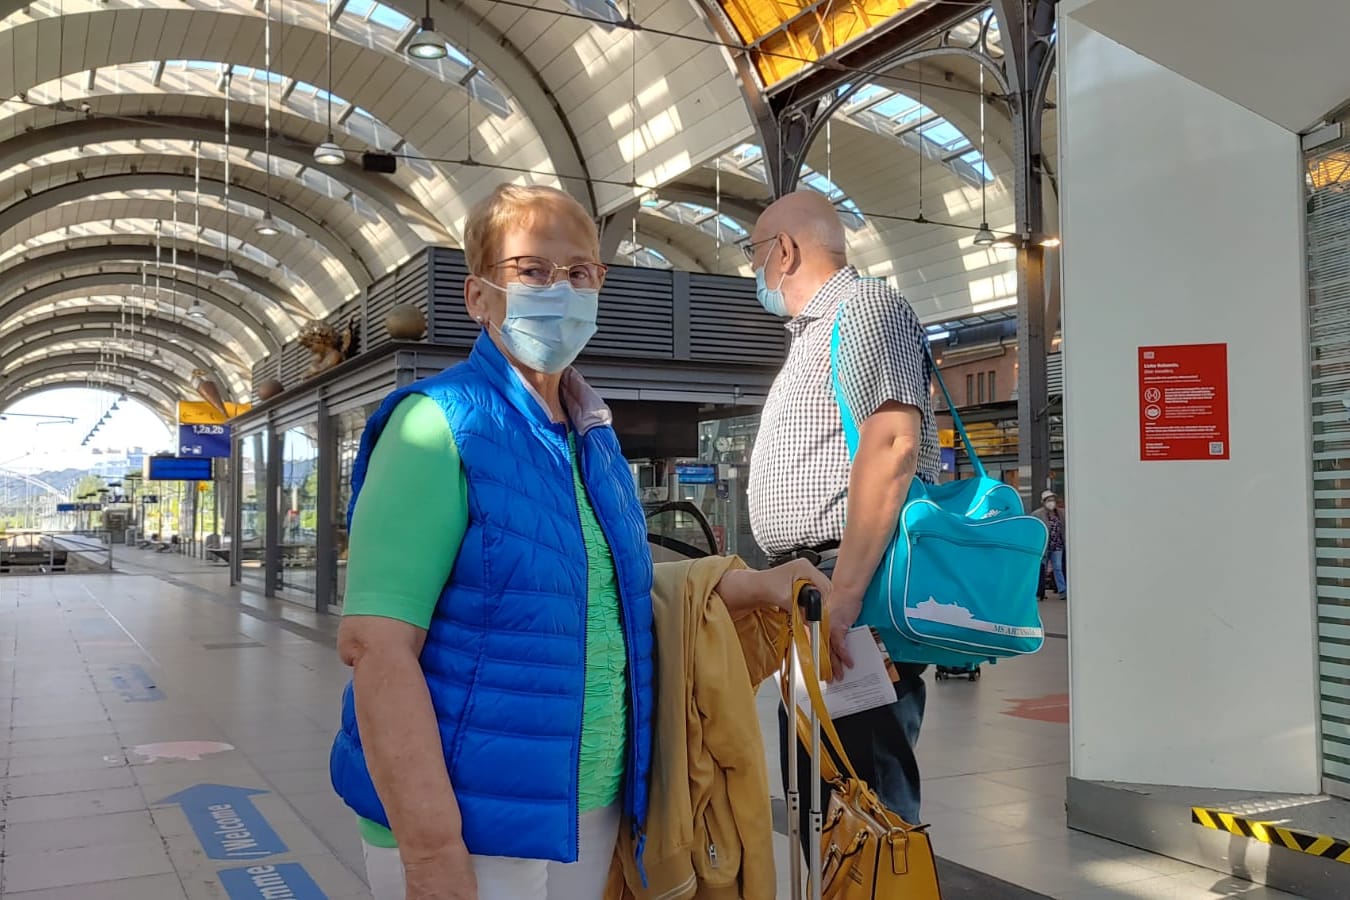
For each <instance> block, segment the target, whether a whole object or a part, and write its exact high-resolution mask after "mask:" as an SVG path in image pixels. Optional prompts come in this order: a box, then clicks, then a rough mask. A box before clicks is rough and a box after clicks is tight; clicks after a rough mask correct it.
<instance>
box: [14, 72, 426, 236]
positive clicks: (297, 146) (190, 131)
mask: <svg viewBox="0 0 1350 900" xmlns="http://www.w3.org/2000/svg"><path fill="white" fill-rule="evenodd" d="M165 96H167V95H165ZM101 97H112V98H115V99H117V100H118V101H119V103H121V104H125V103H126V102H127V101H128V99H136V98H144V99H145V100H147V101H148V102H149V101H153V100H154V99H156V98H154V97H152V96H151V95H146V94H133V95H120V94H111V95H109V94H99V95H95V96H93V97H91V98H90V99H91V101H94V102H97V100H98V99H99V98H101ZM159 99H162V97H161V98H159ZM234 105H235V104H234V102H233V101H232V103H231V106H232V107H233V106H234ZM222 106H223V103H222ZM242 106H244V107H245V108H247V107H248V106H249V104H246V103H245V104H242ZM125 112H126V111H125V110H122V112H119V114H118V117H117V118H115V119H114V118H100V117H99V115H98V113H97V112H95V113H94V114H93V115H92V116H91V117H90V118H84V119H74V120H70V121H66V122H60V123H58V124H45V123H39V122H38V121H34V122H33V123H32V124H31V128H32V130H31V131H27V132H25V133H22V134H19V135H17V136H15V137H13V138H10V139H9V140H6V141H2V142H0V172H3V171H6V170H8V169H10V168H11V167H13V166H15V165H18V164H19V163H21V162H25V161H27V160H30V159H37V158H38V157H40V156H44V155H46V154H48V153H54V152H56V151H58V150H64V149H66V148H69V147H83V146H87V145H89V144H97V143H105V142H109V141H136V140H164V141H172V140H179V141H201V142H203V143H207V144H222V143H223V140H222V137H223V134H222V130H221V123H220V122H218V121H216V120H214V119H207V118H199V117H190V116H155V115H136V114H131V115H126V114H124V113H125ZM273 113H274V115H273V123H272V131H273V135H272V142H271V150H272V155H273V156H274V157H276V158H277V159H284V160H288V161H290V162H293V163H296V164H298V165H302V166H305V167H307V168H314V167H315V165H316V164H315V162H314V156H313V152H312V151H311V150H310V149H307V148H306V146H305V142H304V141H303V140H301V139H300V138H299V137H297V136H293V135H288V134H286V133H284V132H282V131H280V130H279V129H280V125H279V124H278V122H277V119H278V117H279V114H282V113H281V112H280V111H277V110H274V111H273ZM285 114H290V115H292V116H294V113H293V112H291V111H289V110H287V111H286V113H285ZM294 117H295V118H297V119H298V118H299V116H294ZM16 118H18V117H16ZM315 124H322V123H315ZM230 144H231V145H232V146H234V147H238V148H240V149H243V150H251V151H254V152H257V153H263V152H265V151H266V150H267V147H268V144H267V139H266V134H265V133H264V131H263V129H261V128H254V127H252V126H250V125H244V124H239V123H234V122H232V123H231V124H230ZM320 171H322V172H323V173H324V174H325V175H328V176H329V177H331V178H333V179H334V180H335V181H338V182H340V183H342V184H345V185H346V186H347V187H349V188H351V189H352V190H353V191H355V192H356V193H358V194H360V195H361V196H362V197H364V198H366V199H367V200H368V201H370V204H371V205H372V206H374V207H376V208H377V209H379V210H380V213H381V218H382V219H384V220H385V221H386V222H387V223H388V224H389V226H390V227H391V228H393V229H394V231H395V232H397V233H399V235H400V237H401V238H402V239H404V240H405V241H406V240H410V239H412V238H413V232H412V229H411V228H410V227H408V226H409V224H410V223H416V224H418V225H420V226H422V227H424V228H427V229H430V230H431V231H433V232H435V233H438V234H440V235H442V236H443V239H444V240H446V241H448V240H450V235H449V232H448V231H447V230H446V228H445V226H444V225H443V224H442V223H441V222H440V220H438V219H437V218H436V217H435V216H434V215H432V214H431V213H430V212H429V211H428V210H427V208H426V207H425V206H423V205H422V204H421V202H420V201H418V200H417V199H416V198H415V197H413V195H411V194H409V193H408V192H407V191H405V190H403V189H402V188H401V187H400V186H399V185H398V184H397V183H396V182H394V181H391V180H389V179H388V178H385V177H382V176H380V175H377V174H375V173H372V172H367V171H365V170H364V169H363V168H361V163H360V162H359V161H357V162H345V163H343V164H342V165H340V166H324V167H322V168H321V169H320ZM279 177H280V176H277V175H273V179H274V180H277V179H279Z"/></svg>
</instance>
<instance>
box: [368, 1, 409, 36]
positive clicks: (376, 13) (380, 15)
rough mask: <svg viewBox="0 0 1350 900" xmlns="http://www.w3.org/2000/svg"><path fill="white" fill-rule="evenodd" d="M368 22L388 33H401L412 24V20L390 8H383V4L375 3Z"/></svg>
mask: <svg viewBox="0 0 1350 900" xmlns="http://www.w3.org/2000/svg"><path fill="white" fill-rule="evenodd" d="M368 18H369V20H370V21H371V22H374V23H375V24H376V25H379V26H381V27H383V28H388V29H389V30H390V31H399V32H402V31H404V30H406V29H407V27H408V26H409V25H411V24H412V23H413V20H412V19H410V18H408V17H407V16H405V15H404V14H403V13H401V12H399V11H398V10H396V9H393V8H392V7H388V6H385V5H384V4H383V3H376V4H375V9H374V10H373V11H372V12H371V13H370V15H369V17H368Z"/></svg>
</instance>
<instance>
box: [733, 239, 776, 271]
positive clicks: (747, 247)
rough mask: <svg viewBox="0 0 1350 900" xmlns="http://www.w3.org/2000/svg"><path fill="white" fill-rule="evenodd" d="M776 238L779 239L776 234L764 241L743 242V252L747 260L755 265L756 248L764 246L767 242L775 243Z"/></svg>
mask: <svg viewBox="0 0 1350 900" xmlns="http://www.w3.org/2000/svg"><path fill="white" fill-rule="evenodd" d="M776 240H778V235H776V234H775V235H772V236H771V237H766V238H765V239H764V240H762V241H746V242H745V243H743V244H741V252H742V253H744V254H745V261H746V262H748V263H749V264H750V265H752V266H753V265H754V264H755V248H756V247H763V246H764V245H765V244H770V243H773V242H774V241H776Z"/></svg>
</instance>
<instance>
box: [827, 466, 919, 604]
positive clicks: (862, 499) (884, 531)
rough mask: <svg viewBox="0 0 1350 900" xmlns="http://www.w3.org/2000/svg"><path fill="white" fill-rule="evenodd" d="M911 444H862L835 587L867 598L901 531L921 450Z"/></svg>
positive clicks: (850, 491)
mask: <svg viewBox="0 0 1350 900" xmlns="http://www.w3.org/2000/svg"><path fill="white" fill-rule="evenodd" d="M916 449H917V448H915V447H913V446H912V445H911V444H909V443H908V442H904V441H891V442H887V443H884V444H874V445H867V444H864V446H862V447H860V448H859V450H858V455H857V457H856V458H855V459H854V461H853V468H852V471H851V472H850V473H849V479H848V509H847V513H846V520H845V521H846V524H845V526H844V537H843V540H842V541H841V542H840V546H839V558H838V560H837V561H836V563H835V569H834V576H833V581H834V590H835V591H837V592H838V593H839V594H840V595H841V596H842V597H847V598H848V599H849V600H851V601H861V600H862V596H863V594H864V593H865V592H866V591H867V586H868V584H870V583H871V581H872V576H873V574H874V573H875V572H876V570H877V566H879V565H880V564H881V558H882V556H884V555H885V553H886V547H887V546H888V544H889V543H890V540H891V536H892V535H893V534H894V533H895V526H896V522H897V521H898V519H899V517H900V508H901V507H902V506H903V505H904V502H905V497H906V496H907V495H908V493H909V486H910V481H911V480H912V479H913V478H914V473H915V468H916V462H917V460H916V453H915V451H916Z"/></svg>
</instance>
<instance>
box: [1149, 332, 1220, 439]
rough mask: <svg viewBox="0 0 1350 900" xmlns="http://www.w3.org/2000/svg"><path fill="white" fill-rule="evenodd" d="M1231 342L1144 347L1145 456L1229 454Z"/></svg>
mask: <svg viewBox="0 0 1350 900" xmlns="http://www.w3.org/2000/svg"><path fill="white" fill-rule="evenodd" d="M1228 451H1229V446H1228V345H1227V344H1180V345H1176V346H1171V347H1140V348H1139V458H1140V459H1142V460H1145V461H1152V460H1187V459H1190V460H1194V459H1228Z"/></svg>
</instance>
